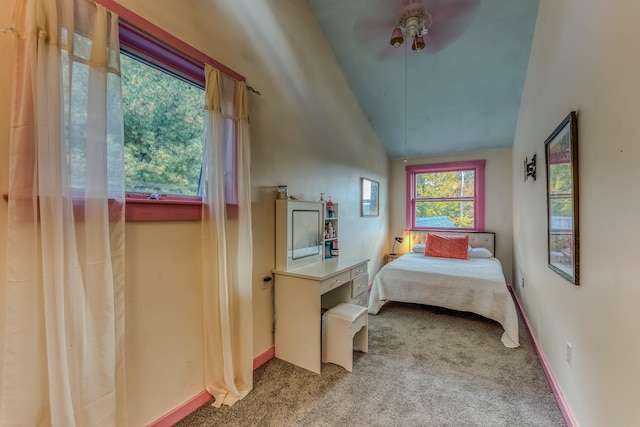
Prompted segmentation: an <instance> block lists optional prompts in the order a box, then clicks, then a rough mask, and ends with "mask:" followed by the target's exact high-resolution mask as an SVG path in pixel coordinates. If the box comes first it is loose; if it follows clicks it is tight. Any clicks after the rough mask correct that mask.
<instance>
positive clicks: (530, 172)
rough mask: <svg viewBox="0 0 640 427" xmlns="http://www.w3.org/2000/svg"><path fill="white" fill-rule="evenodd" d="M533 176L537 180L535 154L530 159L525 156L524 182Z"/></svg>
mask: <svg viewBox="0 0 640 427" xmlns="http://www.w3.org/2000/svg"><path fill="white" fill-rule="evenodd" d="M529 177H531V178H533V180H534V181H535V180H536V155H535V154H534V155H533V157H532V158H531V161H529V160H528V159H527V158H526V157H525V158H524V182H527V179H528V178H529Z"/></svg>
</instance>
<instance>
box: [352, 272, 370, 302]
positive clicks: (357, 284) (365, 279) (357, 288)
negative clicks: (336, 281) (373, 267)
mask: <svg viewBox="0 0 640 427" xmlns="http://www.w3.org/2000/svg"><path fill="white" fill-rule="evenodd" d="M368 285H369V275H368V274H365V275H364V276H360V277H358V278H356V279H354V280H353V282H352V284H351V298H355V297H357V296H358V295H360V294H361V293H363V292H364V291H366V290H367V286H368Z"/></svg>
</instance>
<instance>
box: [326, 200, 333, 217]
mask: <svg viewBox="0 0 640 427" xmlns="http://www.w3.org/2000/svg"><path fill="white" fill-rule="evenodd" d="M327 218H333V202H332V201H331V196H329V197H328V198H327Z"/></svg>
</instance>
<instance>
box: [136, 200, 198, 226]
mask: <svg viewBox="0 0 640 427" xmlns="http://www.w3.org/2000/svg"><path fill="white" fill-rule="evenodd" d="M124 217H125V221H132V222H135V221H199V220H200V218H202V199H200V198H199V197H165V198H162V199H160V200H155V199H151V200H149V199H147V198H146V197H144V196H141V195H140V196H138V195H135V196H134V195H129V194H127V201H126V204H125V208H124Z"/></svg>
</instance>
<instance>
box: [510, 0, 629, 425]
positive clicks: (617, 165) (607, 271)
mask: <svg viewBox="0 0 640 427" xmlns="http://www.w3.org/2000/svg"><path fill="white" fill-rule="evenodd" d="M614 4H615V5H614ZM638 15H640V2H637V1H616V2H602V1H598V0H563V1H556V0H542V1H541V3H540V10H539V16H538V21H537V24H536V31H535V36H534V42H533V49H532V52H531V58H530V61H529V69H528V72H527V79H526V84H525V88H524V93H523V97H522V105H521V108H520V115H519V120H518V126H517V132H516V137H515V143H514V147H513V163H514V165H515V166H514V170H513V175H514V183H515V184H514V188H513V197H514V207H513V214H514V249H515V271H516V274H515V275H516V276H517V280H516V282H518V283H520V279H521V278H522V277H524V278H525V286H524V288H522V287H520V286H518V288H517V290H518V294H519V296H520V298H521V300H522V301H523V302H524V305H525V307H526V311H527V313H528V316H529V318H530V319H531V321H532V324H533V329H534V332H535V334H536V335H537V337H538V340H539V341H540V344H541V347H542V350H543V352H544V355H545V357H546V359H547V360H548V361H549V364H550V367H551V370H552V371H553V374H554V376H555V378H556V379H557V380H558V383H559V386H560V388H561V390H562V393H563V394H564V396H565V398H566V400H567V402H568V405H569V407H570V409H571V412H572V413H573V415H574V417H575V419H576V421H577V423H578V425H580V426H584V427H590V426H594V427H597V426H604V425H608V426H631V425H640V407H639V406H638V396H639V395H640V386H639V385H638V384H640V368H639V367H638V360H640V336H639V334H638V325H639V324H640V310H638V301H640V286H639V285H638V283H639V281H638V271H637V270H638V269H637V263H638V260H639V259H640V245H639V244H638V240H639V237H640V226H639V225H638V224H639V222H638V212H639V211H640V199H638V197H637V193H638V191H637V182H638V181H639V180H640V168H638V160H639V159H640V144H639V143H638V135H639V134H640V120H638V100H639V99H640V84H639V83H638V75H640V55H638V33H637V16H638ZM572 110H576V111H578V131H579V167H580V171H579V184H580V206H579V212H580V230H579V232H580V277H581V285H580V286H574V285H572V284H570V283H569V282H567V281H566V280H564V279H562V278H561V277H560V276H558V275H557V274H555V273H554V272H553V271H551V270H550V269H549V268H547V258H546V257H547V240H546V233H547V221H546V188H545V180H546V176H545V167H544V160H542V162H541V164H540V167H539V168H538V173H539V179H538V181H536V182H527V183H523V182H522V179H519V178H520V176H521V174H522V170H521V169H520V167H521V166H519V165H522V162H523V160H524V158H525V156H526V157H529V158H530V157H531V156H532V155H533V154H537V156H538V158H539V159H544V140H545V139H546V138H547V136H548V135H549V134H550V133H551V132H552V131H553V130H554V129H555V127H556V126H557V125H558V124H559V123H560V121H561V120H562V119H563V118H564V117H565V116H566V115H567V114H568V113H569V112H570V111H572ZM567 342H570V343H571V344H572V345H573V363H572V366H570V365H569V364H567V362H566V361H565V346H566V343H567Z"/></svg>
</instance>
